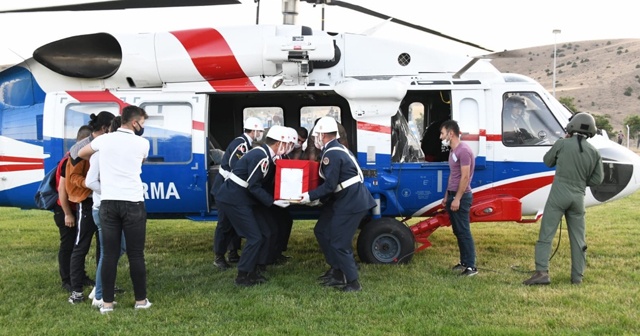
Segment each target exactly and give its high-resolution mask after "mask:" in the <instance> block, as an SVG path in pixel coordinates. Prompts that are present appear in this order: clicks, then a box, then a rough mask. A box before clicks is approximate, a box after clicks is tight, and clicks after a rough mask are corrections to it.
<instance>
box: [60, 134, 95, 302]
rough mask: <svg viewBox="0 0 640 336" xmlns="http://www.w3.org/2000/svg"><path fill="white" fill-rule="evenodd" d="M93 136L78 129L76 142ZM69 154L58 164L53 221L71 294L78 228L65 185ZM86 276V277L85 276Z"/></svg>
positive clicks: (64, 282) (62, 270) (62, 274)
mask: <svg viewBox="0 0 640 336" xmlns="http://www.w3.org/2000/svg"><path fill="white" fill-rule="evenodd" d="M90 134H91V127H89V126H86V125H85V126H82V127H80V129H78V135H77V137H76V141H80V140H82V139H84V138H86V137H88V136H89V135H90ZM68 158H69V153H68V152H67V153H66V154H65V156H64V157H63V158H62V160H60V162H58V165H57V168H56V173H55V175H56V180H55V184H56V185H55V186H56V190H58V200H57V201H56V204H54V206H53V209H52V210H53V221H54V222H55V223H56V226H57V227H58V230H59V231H60V248H59V249H58V269H59V271H60V278H61V280H62V288H63V289H65V290H66V291H67V292H71V270H70V266H71V252H72V251H73V246H74V243H75V240H76V234H77V227H76V223H75V219H76V217H75V215H74V211H75V210H76V209H75V203H71V202H69V199H68V196H67V190H66V188H65V186H64V184H65V171H66V164H67V159H68ZM85 276H86V275H85Z"/></svg>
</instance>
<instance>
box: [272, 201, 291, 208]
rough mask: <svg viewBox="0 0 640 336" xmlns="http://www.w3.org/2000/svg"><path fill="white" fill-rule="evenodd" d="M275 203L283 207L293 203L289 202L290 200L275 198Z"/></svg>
mask: <svg viewBox="0 0 640 336" xmlns="http://www.w3.org/2000/svg"><path fill="white" fill-rule="evenodd" d="M273 204H274V205H277V206H279V207H281V208H286V207H288V206H289V205H291V203H289V201H285V200H275V201H273Z"/></svg>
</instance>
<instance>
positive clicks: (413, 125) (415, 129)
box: [407, 103, 425, 140]
mask: <svg viewBox="0 0 640 336" xmlns="http://www.w3.org/2000/svg"><path fill="white" fill-rule="evenodd" d="M407 119H408V120H407V121H408V122H409V130H410V131H411V133H412V134H413V135H414V136H415V138H416V139H418V140H422V131H423V130H424V128H425V126H424V105H423V104H422V103H411V105H409V117H408V118H407Z"/></svg>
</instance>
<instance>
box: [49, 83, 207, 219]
mask: <svg viewBox="0 0 640 336" xmlns="http://www.w3.org/2000/svg"><path fill="white" fill-rule="evenodd" d="M127 105H136V106H140V107H142V108H143V109H145V111H146V112H147V114H148V116H149V118H148V119H147V120H146V122H145V124H144V134H143V137H144V138H145V139H147V140H148V141H149V144H150V146H149V147H150V149H149V154H148V157H147V159H146V160H145V162H144V163H143V165H142V174H141V178H142V183H143V189H144V190H143V191H142V192H143V193H144V198H145V203H146V208H147V212H149V213H165V214H170V213H182V214H184V213H200V212H201V211H206V208H207V190H206V189H207V185H206V183H207V165H206V164H205V162H206V159H205V154H204V148H205V135H204V115H205V110H206V108H207V96H206V95H197V94H189V93H186V94H185V93H166V92H164V93H163V92H160V91H147V90H145V91H140V90H136V91H117V92H109V91H93V92H87V91H84V92H71V91H67V92H59V93H55V94H48V95H47V100H46V104H45V109H44V118H43V119H44V132H45V135H48V136H50V138H51V140H50V141H49V142H48V144H47V143H45V147H46V148H45V150H47V151H49V152H50V153H51V157H52V159H53V160H55V161H52V162H57V160H59V159H60V158H61V157H62V155H63V154H64V152H66V151H67V150H69V148H70V147H71V146H72V145H73V144H74V143H75V138H76V133H77V131H78V129H79V128H80V126H82V125H87V124H88V122H89V120H90V116H91V114H96V115H97V114H98V113H100V111H109V112H111V113H113V114H114V115H118V114H119V113H120V111H121V109H122V108H123V107H125V106H127ZM60 140H62V141H60ZM122 150H123V151H124V150H127V149H126V148H123V149H122Z"/></svg>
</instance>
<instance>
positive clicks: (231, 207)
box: [216, 145, 275, 273]
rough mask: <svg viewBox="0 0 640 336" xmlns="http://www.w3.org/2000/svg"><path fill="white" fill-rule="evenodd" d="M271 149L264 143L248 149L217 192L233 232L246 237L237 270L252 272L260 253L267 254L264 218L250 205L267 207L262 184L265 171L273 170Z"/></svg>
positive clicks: (268, 202) (268, 199)
mask: <svg viewBox="0 0 640 336" xmlns="http://www.w3.org/2000/svg"><path fill="white" fill-rule="evenodd" d="M272 155H273V153H272V152H271V149H270V148H269V147H268V146H267V145H262V146H260V147H256V148H254V149H252V150H250V151H249V152H248V153H247V154H245V155H244V156H243V157H242V158H241V159H240V160H239V161H238V162H237V163H236V166H235V167H234V168H233V170H232V172H231V174H230V175H229V178H228V179H227V180H225V181H224V183H222V186H220V189H219V190H218V192H217V194H216V195H217V197H216V198H217V201H218V207H219V208H220V209H221V210H222V211H224V213H225V216H226V217H227V218H228V220H229V221H230V222H231V225H232V226H233V228H234V229H235V230H236V232H237V233H238V234H239V235H240V236H241V237H244V238H245V239H246V241H245V246H244V248H243V250H242V251H243V252H242V255H241V256H240V261H239V262H238V271H240V272H248V273H249V272H254V271H255V268H256V265H257V264H258V260H259V257H260V255H267V253H268V252H267V251H266V247H267V246H266V244H265V241H266V239H267V237H266V232H265V229H264V228H263V226H264V221H261V220H258V219H257V217H256V215H255V212H254V208H255V207H256V205H258V204H260V205H262V206H264V207H270V206H271V205H272V204H273V201H274V199H273V196H272V195H271V194H269V193H268V192H267V191H266V190H265V189H264V188H263V186H262V183H263V180H264V179H265V177H267V176H268V174H269V171H273V170H275V164H274V162H273V159H272V158H271V157H272Z"/></svg>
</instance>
